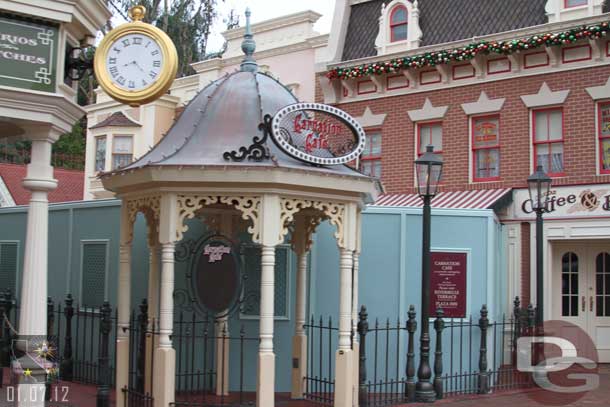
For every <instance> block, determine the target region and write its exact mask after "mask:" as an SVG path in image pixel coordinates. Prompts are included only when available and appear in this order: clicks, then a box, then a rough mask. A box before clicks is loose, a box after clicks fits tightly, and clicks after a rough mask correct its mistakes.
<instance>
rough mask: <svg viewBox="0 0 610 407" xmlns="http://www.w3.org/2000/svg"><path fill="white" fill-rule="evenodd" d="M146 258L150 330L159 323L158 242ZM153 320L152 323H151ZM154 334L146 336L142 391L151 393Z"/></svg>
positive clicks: (150, 249) (150, 248)
mask: <svg viewBox="0 0 610 407" xmlns="http://www.w3.org/2000/svg"><path fill="white" fill-rule="evenodd" d="M148 247H149V251H150V253H149V259H148V329H149V330H150V331H152V330H153V329H154V328H155V326H154V325H157V324H158V323H159V258H160V256H161V246H160V245H159V244H158V243H155V244H150V243H149V245H148ZM153 322H154V325H153ZM156 339H157V337H156V335H147V336H146V356H145V358H146V365H145V366H146V368H145V372H146V373H145V378H144V391H145V392H146V393H149V394H152V372H151V368H152V367H153V363H152V354H153V350H154V349H155V347H156V346H157V340H156Z"/></svg>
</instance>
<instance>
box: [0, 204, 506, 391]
mask: <svg viewBox="0 0 610 407" xmlns="http://www.w3.org/2000/svg"><path fill="white" fill-rule="evenodd" d="M26 215H27V208H25V207H15V208H1V209H0V242H1V241H7V240H8V241H18V242H19V251H20V259H19V261H18V268H19V272H20V270H21V267H22V265H23V250H24V241H25V229H26V219H27V218H26ZM432 215H433V218H432V249H433V250H447V251H451V250H460V251H462V250H463V251H467V252H468V253H469V256H468V262H469V267H468V313H469V314H472V315H473V317H474V318H475V319H478V311H479V309H480V308H481V306H482V305H483V304H487V305H488V307H489V309H490V319H497V318H501V316H502V313H503V312H505V311H507V310H505V309H504V304H506V303H507V299H506V286H507V285H506V281H507V279H506V266H505V265H506V259H505V253H504V241H505V236H504V229H503V227H502V225H500V224H498V222H497V220H496V218H495V216H494V214H493V211H491V210H441V209H439V210H433V211H432ZM421 228H422V222H421V209H411V208H391V209H387V208H384V209H382V208H374V207H373V208H369V209H367V210H366V211H365V212H364V215H363V225H362V253H361V257H360V273H359V302H360V304H365V305H366V306H367V308H368V312H369V316H370V318H371V323H373V322H372V321H374V319H375V318H379V320H380V321H385V320H386V319H390V320H391V321H397V320H400V321H403V322H404V321H406V318H407V311H408V307H409V305H410V304H414V305H415V306H416V308H417V309H418V311H419V308H420V306H419V304H420V301H421ZM119 229H120V201H117V200H103V201H89V202H77V203H66V204H54V205H50V209H49V292H48V295H49V296H51V297H52V298H54V299H55V300H56V301H60V300H63V298H64V297H65V295H66V294H67V293H72V295H73V296H74V298H75V299H77V300H78V301H81V300H82V299H81V298H80V292H81V288H80V284H81V283H80V278H81V261H82V259H81V242H82V241H87V240H107V241H108V243H109V254H108V256H109V257H108V264H109V267H108V277H107V282H108V283H107V286H106V293H105V297H106V299H107V300H108V301H109V302H110V303H111V304H112V305H113V307H114V305H116V298H117V297H116V293H117V275H118V252H119ZM205 233H206V231H205V230H204V228H203V225H202V223H201V222H200V221H197V220H191V221H189V231H188V232H187V233H186V234H185V237H184V238H185V239H193V240H197V239H199V238H200V237H201V236H202V235H203V234H205ZM333 234H334V227H333V226H331V225H330V224H329V223H328V222H325V223H323V224H322V225H320V227H319V228H318V232H317V233H316V235H315V236H314V244H313V247H312V252H311V256H310V259H311V261H310V273H309V280H308V283H309V287H308V293H309V300H308V315H310V316H311V315H314V316H315V318H316V321H317V320H318V318H319V316H320V315H322V316H324V318H325V321H327V320H328V318H329V317H330V318H332V320H333V321H334V325H335V326H336V324H337V322H338V309H339V301H338V296H339V251H338V248H337V244H336V241H335V239H334V236H333ZM246 239H247V237H244V240H246ZM294 257H295V256H293V255H292V254H290V255H289V258H288V275H289V278H288V280H287V281H288V284H289V288H288V307H289V315H288V318H287V319H279V320H276V323H275V328H274V329H275V345H274V346H275V352H276V361H277V365H276V389H277V391H283V392H285V391H289V390H290V372H291V367H292V358H291V346H292V334H293V332H294V305H295V297H296V288H295V275H296V264H295V258H294ZM148 261H149V255H148V248H147V243H146V224H145V221H144V219H143V217H142V216H138V218H137V220H136V225H135V232H134V242H133V252H132V299H133V302H132V307H135V306H137V304H138V303H139V302H140V301H141V299H142V298H144V297H145V296H146V293H147V285H148ZM187 271H188V270H187V264H186V263H185V262H177V263H176V270H175V277H176V282H175V284H176V289H177V290H186V289H187V282H186V278H185V276H186V273H187ZM0 283H1V282H0ZM17 285H18V286H19V285H20V279H19V277H18V278H17ZM0 288H2V287H0ZM17 298H19V292H18V291H17ZM178 316H179V315H178V314H177V315H176V318H178ZM242 326H243V327H244V330H245V333H246V336H247V337H251V338H256V337H257V336H258V319H256V318H254V319H252V318H249V319H245V318H242V317H240V315H239V314H235V316H234V317H232V319H231V321H230V331H231V334H232V335H239V331H240V329H241V327H242ZM475 339H476V338H475ZM447 341H448V338H447V337H445V340H444V342H447ZM232 346H235V347H234V348H232V349H234V350H235V349H236V347H237V346H238V345H237V342H236V343H235V344H234V345H232ZM334 346H336V342H335V343H334ZM405 346H406V343H400V344H398V349H399V354H400V355H402V356H400V360H399V363H400V366H404V360H403V359H404V355H405V354H406V351H405V349H404V347H405ZM446 346H447V347H448V346H449V344H448V343H447V344H446ZM257 348H258V341H257V340H255V339H254V340H250V341H246V342H245V351H244V359H243V361H240V360H239V358H238V357H236V356H235V354H234V353H233V351H232V352H231V354H232V356H231V359H230V364H231V379H230V380H231V381H230V383H231V388H232V389H236V388H237V387H238V382H239V377H238V375H239V369H238V367H239V365H240V363H243V365H244V388H245V390H248V391H253V390H254V389H255V384H256V364H257V363H256V361H257V359H256V355H257V353H256V351H257ZM333 355H334V352H333ZM325 357H326V356H325Z"/></svg>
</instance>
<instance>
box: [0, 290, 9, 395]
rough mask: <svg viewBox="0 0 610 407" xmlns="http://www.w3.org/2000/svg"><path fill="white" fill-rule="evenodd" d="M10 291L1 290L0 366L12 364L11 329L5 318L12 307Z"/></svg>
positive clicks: (0, 383) (0, 385)
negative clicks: (10, 349) (10, 355)
mask: <svg viewBox="0 0 610 407" xmlns="http://www.w3.org/2000/svg"><path fill="white" fill-rule="evenodd" d="M8 295H10V293H8V292H5V291H0V366H2V367H5V366H6V367H8V366H10V363H11V362H10V357H9V345H10V339H9V333H10V331H9V329H8V324H7V323H6V321H5V318H6V319H8V315H9V311H8V310H9V309H10V300H9V298H8ZM0 387H2V378H0Z"/></svg>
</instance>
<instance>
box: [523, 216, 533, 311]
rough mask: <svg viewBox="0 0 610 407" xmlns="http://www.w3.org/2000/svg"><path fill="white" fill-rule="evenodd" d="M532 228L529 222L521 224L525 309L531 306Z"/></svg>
mask: <svg viewBox="0 0 610 407" xmlns="http://www.w3.org/2000/svg"><path fill="white" fill-rule="evenodd" d="M530 228H531V225H530V224H529V223H527V222H523V223H522V224H521V305H522V306H523V307H527V306H528V305H529V303H530V292H531V291H530V289H531V261H530V260H531V257H530V248H531V246H530V240H531V234H530Z"/></svg>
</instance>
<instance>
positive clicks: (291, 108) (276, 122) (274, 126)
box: [271, 103, 366, 165]
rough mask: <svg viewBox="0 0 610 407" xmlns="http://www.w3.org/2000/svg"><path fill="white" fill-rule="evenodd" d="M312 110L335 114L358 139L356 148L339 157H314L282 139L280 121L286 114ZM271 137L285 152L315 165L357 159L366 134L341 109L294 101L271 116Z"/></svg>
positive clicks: (342, 162) (362, 147) (361, 150)
mask: <svg viewBox="0 0 610 407" xmlns="http://www.w3.org/2000/svg"><path fill="white" fill-rule="evenodd" d="M312 110H313V111H318V112H323V113H326V114H328V115H331V116H335V117H336V118H337V119H339V121H340V122H341V123H343V124H344V125H346V126H347V127H348V128H349V129H350V130H351V131H352V133H353V134H354V136H355V137H356V138H357V140H358V145H357V146H356V148H355V149H354V150H353V151H352V152H351V153H349V154H347V155H342V156H340V157H332V158H326V157H316V156H315V155H311V154H307V153H305V152H303V151H301V150H299V149H297V148H295V147H294V146H293V145H291V144H290V143H288V142H287V141H286V140H284V138H283V137H282V135H281V133H280V129H281V126H280V123H281V121H282V119H284V118H285V117H286V115H288V114H290V113H293V112H296V111H312ZM271 137H272V138H273V141H274V142H275V144H276V145H277V146H278V147H279V148H280V149H281V150H282V151H284V152H285V153H286V154H288V155H290V156H291V157H294V158H296V159H297V160H300V161H303V162H306V163H310V164H316V165H339V164H345V163H348V162H350V161H353V160H355V159H357V158H358V157H359V156H360V154H362V152H363V151H364V145H365V142H366V134H365V133H364V129H363V128H362V126H360V124H359V123H358V122H357V121H356V119H354V118H353V117H352V116H350V115H349V114H347V113H345V112H344V111H343V110H340V109H337V108H336V107H333V106H329V105H325V104H322V103H295V104H293V105H288V106H286V107H284V108H282V109H281V110H280V111H278V112H277V113H276V114H275V116H273V120H272V122H271Z"/></svg>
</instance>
